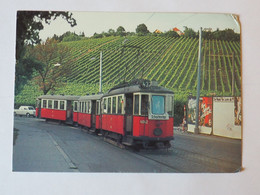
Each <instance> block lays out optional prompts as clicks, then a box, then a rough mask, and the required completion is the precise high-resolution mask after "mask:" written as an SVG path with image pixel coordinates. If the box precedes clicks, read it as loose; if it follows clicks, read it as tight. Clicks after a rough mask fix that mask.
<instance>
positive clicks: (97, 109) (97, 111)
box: [96, 101, 100, 115]
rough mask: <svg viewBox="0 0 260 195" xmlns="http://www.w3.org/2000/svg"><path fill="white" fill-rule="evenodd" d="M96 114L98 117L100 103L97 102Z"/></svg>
mask: <svg viewBox="0 0 260 195" xmlns="http://www.w3.org/2000/svg"><path fill="white" fill-rule="evenodd" d="M96 114H97V115H100V101H97V104H96Z"/></svg>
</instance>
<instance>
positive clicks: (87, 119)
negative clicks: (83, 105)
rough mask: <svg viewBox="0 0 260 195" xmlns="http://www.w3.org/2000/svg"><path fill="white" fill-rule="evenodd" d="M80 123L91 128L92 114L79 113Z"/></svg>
mask: <svg viewBox="0 0 260 195" xmlns="http://www.w3.org/2000/svg"><path fill="white" fill-rule="evenodd" d="M78 124H79V125H82V126H85V127H88V128H90V127H91V114H86V113H78Z"/></svg>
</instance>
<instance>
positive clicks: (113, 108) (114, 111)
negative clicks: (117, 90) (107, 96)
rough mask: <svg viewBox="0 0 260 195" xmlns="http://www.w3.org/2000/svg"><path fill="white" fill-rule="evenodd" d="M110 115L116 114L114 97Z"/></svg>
mask: <svg viewBox="0 0 260 195" xmlns="http://www.w3.org/2000/svg"><path fill="white" fill-rule="evenodd" d="M112 114H116V97H113V98H112Z"/></svg>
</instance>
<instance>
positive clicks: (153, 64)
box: [16, 36, 241, 123]
mask: <svg viewBox="0 0 260 195" xmlns="http://www.w3.org/2000/svg"><path fill="white" fill-rule="evenodd" d="M127 39H128V40H129V41H127V42H125V43H124V46H125V47H124V50H123V49H122V42H123V41H124V40H125V38H124V37H120V36H109V37H103V38H97V39H86V40H80V41H71V42H62V43H59V44H58V45H59V46H61V45H64V46H67V47H68V48H70V51H71V53H70V55H69V56H67V57H66V59H70V60H71V61H70V72H69V74H67V75H66V76H64V77H63V78H62V80H63V82H64V83H63V84H62V87H58V88H56V90H52V91H50V92H49V93H55V94H73V95H85V94H87V93H97V92H98V88H99V87H98V86H99V85H98V83H99V64H100V59H99V55H100V51H102V52H103V58H102V61H103V89H104V90H103V92H105V91H106V90H108V89H109V88H110V87H112V86H114V85H117V84H119V83H121V82H122V81H124V79H126V81H130V80H133V79H137V78H141V77H142V78H144V79H150V80H151V79H154V80H157V81H158V83H159V85H161V86H165V87H167V88H169V89H171V90H172V91H174V92H175V101H176V109H175V114H176V118H175V122H176V123H179V122H181V120H182V117H183V113H181V112H182V109H183V105H184V103H185V102H187V97H188V96H189V95H193V96H195V95H196V88H197V61H198V39H197V38H185V37H183V36H181V37H174V38H171V37H161V36H128V37H127ZM133 46H134V47H133ZM136 48H141V49H140V51H139V52H138V51H137V49H136ZM232 52H235V53H236V55H235V57H234V62H235V63H234V64H235V68H234V69H235V78H234V81H235V93H236V94H235V95H240V94H241V72H240V69H241V59H240V42H235V41H215V40H204V41H203V59H202V71H203V74H202V77H201V83H202V85H201V86H202V88H201V96H210V95H216V96H230V95H231V89H230V86H231V82H232V77H231V75H232V68H231V67H232V57H231V56H230V54H231V53H232ZM66 59H65V60H66ZM90 59H93V60H90ZM126 67H127V68H126ZM220 68H221V70H222V72H223V73H222V74H220V71H219V69H220ZM29 85H31V83H30V84H28V85H26V87H25V88H24V90H22V91H21V93H20V94H19V95H18V96H16V102H17V101H18V102H22V101H26V102H33V103H34V101H35V98H36V97H37V95H35V94H38V95H40V93H41V92H40V91H39V89H38V88H37V86H36V88H35V86H34V89H33V90H32V91H33V95H31V93H29V92H26V91H28V90H29V88H30V86H29ZM34 90H35V91H34ZM37 90H38V91H37ZM22 97H24V98H22ZM27 99H28V100H27ZM177 115H180V116H177ZM178 117H180V118H179V119H178Z"/></svg>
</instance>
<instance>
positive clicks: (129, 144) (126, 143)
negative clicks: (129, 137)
mask: <svg viewBox="0 0 260 195" xmlns="http://www.w3.org/2000/svg"><path fill="white" fill-rule="evenodd" d="M122 144H124V145H126V146H132V145H133V144H132V143H129V142H122Z"/></svg>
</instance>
